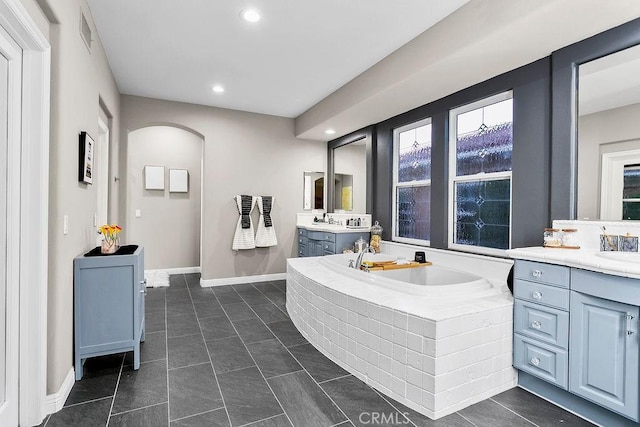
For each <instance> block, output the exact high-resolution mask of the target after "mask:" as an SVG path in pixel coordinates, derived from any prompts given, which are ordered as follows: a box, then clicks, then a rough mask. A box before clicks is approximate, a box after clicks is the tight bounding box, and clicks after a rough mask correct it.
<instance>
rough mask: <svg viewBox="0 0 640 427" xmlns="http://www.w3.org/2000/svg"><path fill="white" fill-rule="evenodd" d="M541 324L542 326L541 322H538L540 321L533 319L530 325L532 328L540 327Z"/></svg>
mask: <svg viewBox="0 0 640 427" xmlns="http://www.w3.org/2000/svg"><path fill="white" fill-rule="evenodd" d="M541 326H542V323H540V322H539V321H537V320H534V321H533V322H531V327H532V328H533V329H540V327H541Z"/></svg>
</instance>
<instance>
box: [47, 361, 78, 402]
mask: <svg viewBox="0 0 640 427" xmlns="http://www.w3.org/2000/svg"><path fill="white" fill-rule="evenodd" d="M75 382H76V373H75V370H74V369H73V366H72V367H71V369H70V370H69V372H68V373H67V376H66V377H65V378H64V381H63V382H62V385H61V386H60V389H59V390H58V391H57V392H55V393H53V394H48V395H47V403H46V410H47V414H53V413H55V412H58V411H59V410H60V409H62V407H63V406H64V402H66V401H67V397H69V393H71V388H72V387H73V385H74V384H75Z"/></svg>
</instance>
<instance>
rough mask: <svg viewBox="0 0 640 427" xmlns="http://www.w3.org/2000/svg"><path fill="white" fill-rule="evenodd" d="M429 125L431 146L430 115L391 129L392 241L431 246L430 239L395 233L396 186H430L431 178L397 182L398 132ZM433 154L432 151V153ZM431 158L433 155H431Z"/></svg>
mask: <svg viewBox="0 0 640 427" xmlns="http://www.w3.org/2000/svg"><path fill="white" fill-rule="evenodd" d="M427 125H432V126H431V144H432V147H433V124H432V119H431V117H426V118H424V119H420V120H418V121H415V122H411V123H408V124H406V125H403V126H400V127H397V128H394V129H393V140H392V147H393V165H392V168H391V169H392V185H391V188H392V195H391V200H392V204H391V217H392V221H391V240H392V241H393V242H399V243H407V244H412V245H417V246H431V240H423V239H414V238H411V237H400V236H398V235H397V233H398V217H397V215H398V187H402V188H412V187H427V186H428V187H429V188H431V179H425V180H419V181H410V182H403V183H400V182H398V172H399V168H398V162H399V160H400V134H401V133H402V132H406V131H409V130H411V129H416V128H419V127H421V126H427ZM432 154H433V153H432ZM432 160H433V157H432ZM429 223H431V218H429ZM429 235H431V230H429Z"/></svg>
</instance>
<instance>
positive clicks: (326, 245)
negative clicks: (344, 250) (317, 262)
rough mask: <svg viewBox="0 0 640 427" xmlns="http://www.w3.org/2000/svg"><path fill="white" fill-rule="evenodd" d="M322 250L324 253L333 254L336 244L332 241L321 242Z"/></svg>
mask: <svg viewBox="0 0 640 427" xmlns="http://www.w3.org/2000/svg"><path fill="white" fill-rule="evenodd" d="M322 252H324V254H325V255H327V254H331V255H333V254H335V253H336V245H335V243H333V242H323V243H322Z"/></svg>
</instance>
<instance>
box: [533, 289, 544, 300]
mask: <svg viewBox="0 0 640 427" xmlns="http://www.w3.org/2000/svg"><path fill="white" fill-rule="evenodd" d="M531 296H532V297H533V299H537V300H541V299H542V292H539V291H535V292H534V293H533V294H532V295H531Z"/></svg>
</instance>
